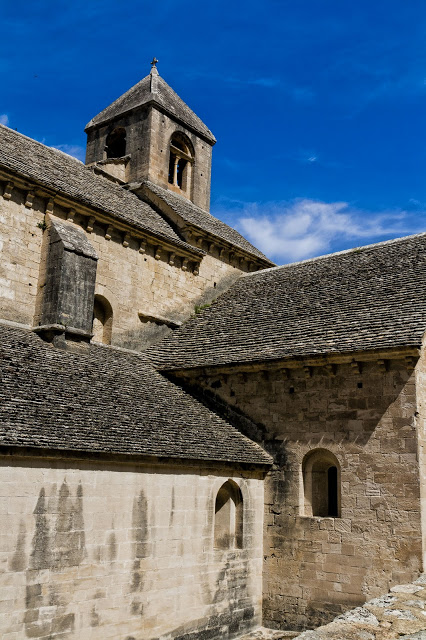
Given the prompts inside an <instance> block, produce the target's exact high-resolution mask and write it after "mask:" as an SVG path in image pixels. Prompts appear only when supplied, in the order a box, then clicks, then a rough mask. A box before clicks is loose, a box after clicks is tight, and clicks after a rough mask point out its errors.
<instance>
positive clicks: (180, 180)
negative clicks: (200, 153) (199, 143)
mask: <svg viewBox="0 0 426 640" xmlns="http://www.w3.org/2000/svg"><path fill="white" fill-rule="evenodd" d="M193 164H194V149H193V147H192V144H191V142H190V140H189V138H187V136H185V135H184V134H183V133H180V132H179V131H178V132H176V133H174V134H173V135H172V137H171V140H170V154H169V175H168V181H169V184H170V185H172V186H173V187H175V189H176V190H180V191H182V192H183V193H184V194H185V195H186V196H187V197H189V196H190V194H191V186H192V165H193Z"/></svg>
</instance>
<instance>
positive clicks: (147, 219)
mask: <svg viewBox="0 0 426 640" xmlns="http://www.w3.org/2000/svg"><path fill="white" fill-rule="evenodd" d="M0 167H4V168H6V169H8V170H11V171H14V172H17V173H18V174H19V175H21V176H23V177H24V178H26V179H28V180H32V181H34V182H36V183H38V184H41V185H43V186H45V187H47V188H49V189H53V190H54V191H56V192H58V193H60V194H62V195H65V196H67V197H69V198H72V199H73V200H75V201H77V202H80V203H82V204H84V205H86V206H89V207H93V208H95V209H97V210H101V211H102V212H105V213H106V214H110V215H112V216H113V217H114V218H116V219H117V220H120V221H122V222H125V223H127V224H131V225H132V226H135V227H137V228H138V229H140V230H142V231H147V232H150V233H152V234H154V235H155V236H157V237H159V238H163V239H164V240H167V241H169V242H172V243H173V244H174V245H178V246H182V247H185V248H186V249H187V250H190V251H192V252H194V251H195V252H198V253H203V252H200V251H199V250H197V249H194V248H193V247H191V246H190V245H188V244H187V243H186V242H183V241H182V240H181V239H180V238H179V236H178V235H177V234H176V233H175V231H174V230H173V229H172V227H171V226H170V225H169V224H168V223H167V222H166V221H165V220H164V219H163V218H162V217H161V216H160V215H159V214H158V213H157V212H156V211H154V210H153V209H152V207H150V206H149V205H148V204H147V203H146V202H142V201H141V200H140V199H139V198H138V197H137V196H136V195H134V194H133V193H131V192H129V191H127V190H126V189H123V188H122V187H120V186H119V185H117V184H114V183H113V182H111V181H110V180H107V179H106V178H102V177H99V176H96V175H95V174H94V173H93V171H92V170H91V169H89V168H88V167H86V166H85V165H84V164H82V163H81V162H80V161H79V160H76V159H75V158H73V157H71V156H69V155H67V154H66V153H63V152H62V151H58V150H57V149H52V148H50V147H46V146H45V145H44V144H41V143H40V142H37V141H36V140H32V139H31V138H28V137H27V136H24V135H22V134H21V133H17V132H16V131H13V130H12V129H9V128H8V127H5V126H4V125H0Z"/></svg>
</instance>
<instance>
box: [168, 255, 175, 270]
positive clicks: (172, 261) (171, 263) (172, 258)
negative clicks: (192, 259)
mask: <svg viewBox="0 0 426 640" xmlns="http://www.w3.org/2000/svg"><path fill="white" fill-rule="evenodd" d="M175 258H176V254H175V253H171V254H170V255H169V265H170V266H171V267H173V265H174V263H175Z"/></svg>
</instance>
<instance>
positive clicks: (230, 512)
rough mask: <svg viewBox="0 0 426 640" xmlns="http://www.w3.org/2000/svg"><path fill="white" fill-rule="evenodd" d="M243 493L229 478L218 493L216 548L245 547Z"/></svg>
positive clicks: (215, 520) (215, 521) (215, 529)
mask: <svg viewBox="0 0 426 640" xmlns="http://www.w3.org/2000/svg"><path fill="white" fill-rule="evenodd" d="M243 507H244V505H243V495H242V493H241V489H240V488H239V486H238V485H237V484H236V482H234V481H233V480H227V481H226V482H225V483H224V484H223V485H222V486H221V488H220V489H219V491H218V492H217V495H216V501H215V507H214V546H215V548H216V549H242V548H243Z"/></svg>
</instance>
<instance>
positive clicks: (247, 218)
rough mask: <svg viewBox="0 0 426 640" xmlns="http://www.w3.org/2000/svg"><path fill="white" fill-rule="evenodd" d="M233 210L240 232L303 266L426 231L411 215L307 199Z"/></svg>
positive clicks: (276, 256) (264, 248) (272, 254)
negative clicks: (336, 253) (330, 255)
mask: <svg viewBox="0 0 426 640" xmlns="http://www.w3.org/2000/svg"><path fill="white" fill-rule="evenodd" d="M231 208H232V209H233V215H234V219H235V218H236V219H237V222H236V225H235V226H236V228H237V229H238V230H239V231H240V232H241V233H242V234H243V235H245V236H246V237H247V238H248V240H250V242H252V243H253V244H254V245H255V246H257V247H258V248H259V249H261V251H263V252H264V253H265V254H266V255H268V256H270V257H271V258H272V259H274V260H275V261H277V262H288V261H292V260H301V259H304V258H310V257H313V256H316V255H320V254H322V253H327V252H328V251H330V250H331V251H335V250H339V249H342V248H345V247H347V246H357V245H358V244H368V243H369V242H377V241H380V240H386V239H388V238H392V237H397V236H400V235H404V234H409V233H416V232H417V231H419V230H421V226H420V223H419V219H418V218H417V216H415V215H414V216H413V215H412V214H410V213H409V212H408V211H403V210H394V211H385V212H380V213H375V212H371V211H363V210H360V209H357V208H355V207H353V206H351V205H350V204H349V203H347V202H321V201H318V200H310V199H306V198H303V199H298V200H294V201H292V202H267V203H264V204H259V203H255V202H251V203H238V204H237V203H233V204H231ZM215 213H216V212H215ZM221 215H222V216H223V211H222V213H221Z"/></svg>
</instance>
